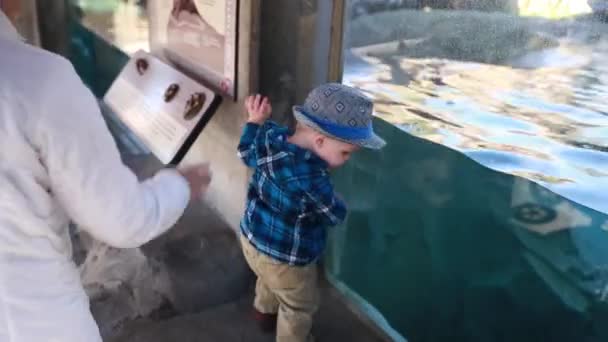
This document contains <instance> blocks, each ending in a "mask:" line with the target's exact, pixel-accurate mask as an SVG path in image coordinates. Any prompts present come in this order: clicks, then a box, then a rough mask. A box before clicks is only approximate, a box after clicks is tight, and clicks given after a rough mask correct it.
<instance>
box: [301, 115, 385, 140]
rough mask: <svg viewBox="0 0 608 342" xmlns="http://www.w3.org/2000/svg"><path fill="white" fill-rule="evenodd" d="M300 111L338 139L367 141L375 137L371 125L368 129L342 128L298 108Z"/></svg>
mask: <svg viewBox="0 0 608 342" xmlns="http://www.w3.org/2000/svg"><path fill="white" fill-rule="evenodd" d="M298 111H299V112H300V113H301V114H302V115H304V116H305V117H306V118H307V119H309V120H310V121H312V122H313V123H315V124H316V125H317V126H319V128H320V129H321V130H323V131H325V132H326V133H328V134H330V135H333V136H335V137H336V138H340V139H343V140H367V139H370V138H372V136H373V135H374V131H373V128H372V126H371V125H368V126H367V127H348V126H342V125H338V124H335V123H333V122H329V121H326V120H323V119H319V118H317V117H315V116H313V115H311V114H308V113H307V112H306V111H305V110H304V109H303V108H298Z"/></svg>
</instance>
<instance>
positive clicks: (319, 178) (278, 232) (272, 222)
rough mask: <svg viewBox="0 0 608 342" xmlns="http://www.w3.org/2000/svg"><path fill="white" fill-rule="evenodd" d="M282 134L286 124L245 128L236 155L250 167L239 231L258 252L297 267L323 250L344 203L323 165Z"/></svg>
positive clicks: (340, 217)
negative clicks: (244, 209) (245, 201)
mask: <svg viewBox="0 0 608 342" xmlns="http://www.w3.org/2000/svg"><path fill="white" fill-rule="evenodd" d="M288 137H289V133H288V130H287V128H284V127H281V126H279V125H277V124H275V123H273V122H270V121H267V122H266V123H265V124H264V125H262V126H260V125H256V124H252V123H248V124H247V125H246V126H245V129H244V131H243V135H242V137H241V142H240V144H239V147H238V151H239V157H240V158H241V159H242V160H243V162H244V163H245V164H246V165H247V166H249V167H252V168H254V170H255V171H254V174H253V177H252V179H251V182H250V185H249V191H248V193H247V208H246V212H245V216H244V218H243V220H242V221H241V231H242V233H243V235H244V236H245V237H247V239H248V240H249V241H250V242H251V244H252V245H253V246H254V247H255V248H256V249H257V250H258V251H260V252H262V253H264V254H266V255H268V256H270V257H271V258H273V259H275V260H278V261H280V262H283V263H286V264H289V265H296V266H301V265H307V264H310V263H312V262H314V261H316V260H317V259H318V258H319V256H320V255H321V254H322V253H323V250H324V249H325V242H326V239H327V232H326V229H327V228H328V227H330V226H335V225H337V224H339V223H341V222H342V221H343V220H344V218H345V216H346V207H345V205H344V203H343V202H342V201H341V200H340V199H338V198H337V197H336V195H335V193H334V189H333V186H332V184H331V180H330V177H329V172H328V165H327V163H326V162H325V161H323V160H322V159H321V158H319V157H318V156H316V155H315V154H314V153H312V152H311V151H309V150H306V149H303V148H301V147H298V146H296V145H293V144H290V143H289V142H288V141H287V138H288Z"/></svg>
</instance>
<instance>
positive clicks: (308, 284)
mask: <svg viewBox="0 0 608 342" xmlns="http://www.w3.org/2000/svg"><path fill="white" fill-rule="evenodd" d="M241 245H242V247H243V254H245V259H246V260H247V263H248V264H249V266H250V267H251V269H252V270H253V272H254V273H255V274H256V275H257V276H258V280H257V284H256V288H255V302H254V306H255V308H256V310H258V311H259V312H262V313H267V314H274V313H278V314H279V317H278V321H277V342H310V341H313V338H312V334H311V328H312V319H313V315H314V314H315V312H316V311H317V308H318V306H319V289H318V284H317V265H316V264H310V265H307V266H302V267H299V266H289V265H287V264H284V263H282V262H280V261H277V260H274V259H272V258H270V257H268V256H266V255H265V254H262V253H260V252H258V250H256V249H255V248H254V247H253V246H252V245H251V243H250V242H249V241H248V240H247V239H246V238H245V237H243V236H242V235H241Z"/></svg>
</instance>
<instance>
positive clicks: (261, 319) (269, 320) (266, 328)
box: [253, 309, 278, 333]
mask: <svg viewBox="0 0 608 342" xmlns="http://www.w3.org/2000/svg"><path fill="white" fill-rule="evenodd" d="M277 318H278V315H277V314H266V313H262V312H259V311H258V310H256V309H253V319H255V321H256V322H257V323H258V326H259V327H260V329H261V330H262V331H263V332H265V333H271V332H273V331H275V329H276V328H277Z"/></svg>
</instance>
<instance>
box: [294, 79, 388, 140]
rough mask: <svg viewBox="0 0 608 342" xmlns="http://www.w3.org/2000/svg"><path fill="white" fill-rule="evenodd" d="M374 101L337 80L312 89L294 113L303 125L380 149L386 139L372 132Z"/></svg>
mask: <svg viewBox="0 0 608 342" xmlns="http://www.w3.org/2000/svg"><path fill="white" fill-rule="evenodd" d="M373 107H374V106H373V103H372V101H371V100H370V99H369V98H368V97H367V96H365V95H363V93H361V92H360V91H359V90H357V89H355V88H351V87H348V86H345V85H342V84H339V83H328V84H323V85H321V86H319V87H317V88H315V89H313V90H312V91H311V92H310V94H309V95H308V97H307V98H306V101H305V102H304V105H302V106H294V107H293V114H294V116H295V118H296V120H298V122H300V123H301V124H303V125H306V126H308V127H311V128H313V129H315V130H317V131H319V132H321V133H323V134H325V135H327V136H329V137H332V138H335V139H338V140H341V141H344V142H347V143H349V144H353V145H356V146H360V147H364V148H369V149H374V150H379V149H381V148H382V147H384V146H385V145H386V142H385V141H384V140H383V139H382V138H380V137H379V136H378V135H376V134H375V133H374V129H373V126H372V118H373Z"/></svg>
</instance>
